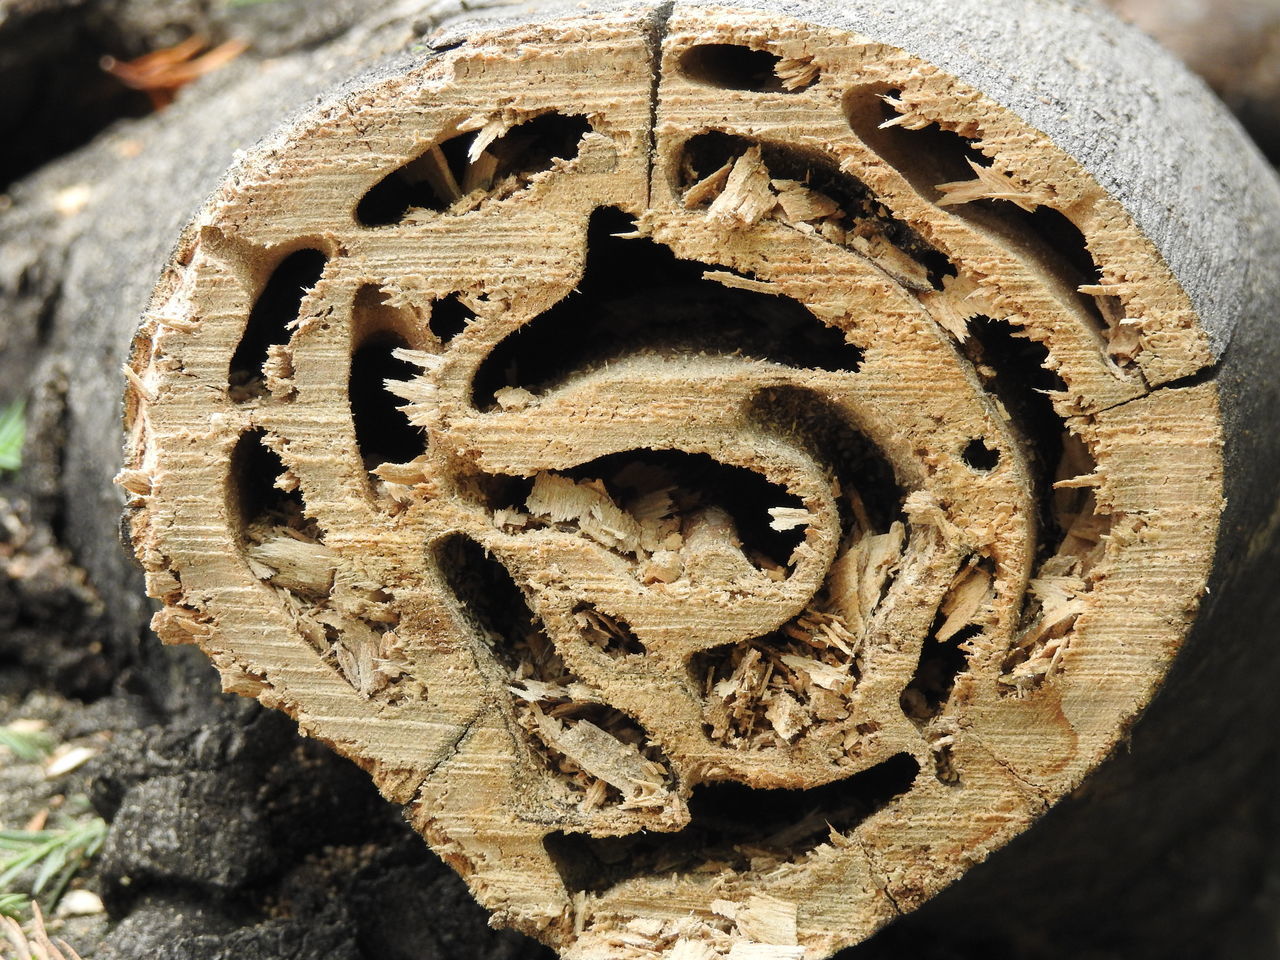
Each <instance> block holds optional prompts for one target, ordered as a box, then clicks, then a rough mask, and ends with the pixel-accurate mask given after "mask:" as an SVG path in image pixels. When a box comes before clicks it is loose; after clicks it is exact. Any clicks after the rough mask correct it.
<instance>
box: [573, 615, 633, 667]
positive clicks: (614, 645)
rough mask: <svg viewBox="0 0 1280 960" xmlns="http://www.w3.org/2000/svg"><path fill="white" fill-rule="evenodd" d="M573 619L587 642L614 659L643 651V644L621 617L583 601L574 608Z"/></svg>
mask: <svg viewBox="0 0 1280 960" xmlns="http://www.w3.org/2000/svg"><path fill="white" fill-rule="evenodd" d="M573 619H574V621H575V622H576V623H577V624H578V627H579V629H581V630H582V636H583V638H584V639H585V640H586V641H587V643H589V644H590V645H591V646H593V647H595V648H596V649H597V650H599V651H600V652H602V653H604V654H606V655H607V656H609V657H612V658H613V659H615V660H618V659H621V658H622V657H630V656H640V655H642V654H643V653H644V652H645V649H644V644H643V643H641V642H640V640H639V638H638V637H637V636H636V635H635V634H634V633H633V632H632V630H631V627H630V626H628V624H627V622H626V621H625V620H623V619H622V618H621V617H612V616H610V615H609V614H607V613H603V612H601V611H600V610H598V609H596V608H595V607H594V606H592V605H591V604H589V603H583V604H580V605H579V606H578V607H577V609H575V610H574V612H573Z"/></svg>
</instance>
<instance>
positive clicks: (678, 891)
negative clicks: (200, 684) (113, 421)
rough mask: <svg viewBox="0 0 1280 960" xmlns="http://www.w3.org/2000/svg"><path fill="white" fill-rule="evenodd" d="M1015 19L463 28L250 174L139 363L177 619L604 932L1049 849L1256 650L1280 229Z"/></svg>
mask: <svg viewBox="0 0 1280 960" xmlns="http://www.w3.org/2000/svg"><path fill="white" fill-rule="evenodd" d="M560 12H561V13H562V14H563V13H566V11H560ZM984 16H989V11H987V12H985V13H984V12H983V9H982V5H978V4H976V3H960V4H953V5H951V7H950V8H949V9H948V10H947V11H942V10H939V9H936V8H935V7H934V6H933V5H925V4H923V3H907V4H901V5H899V12H898V13H897V14H896V15H894V16H874V17H873V16H871V14H870V13H869V12H868V11H867V10H866V9H864V8H863V7H861V6H857V5H855V6H850V7H846V8H845V9H844V10H842V12H840V13H839V14H837V13H834V12H832V11H831V10H829V9H825V8H819V7H818V6H816V5H815V6H813V7H809V6H791V7H788V11H787V12H781V11H773V10H770V9H766V8H765V6H764V5H757V6H753V7H752V8H750V9H748V8H747V7H745V6H744V7H742V8H739V9H724V8H714V9H712V8H702V7H698V6H694V5H684V4H679V5H676V6H674V7H633V8H629V9H626V10H624V11H621V12H616V11H615V12H603V13H598V14H583V13H582V12H581V11H577V10H576V9H575V10H574V11H570V12H568V15H567V16H566V17H565V18H564V19H548V20H539V21H537V22H535V23H517V24H514V25H511V24H508V25H503V26H500V27H493V26H488V27H479V28H475V29H469V28H462V27H459V28H456V29H453V30H451V31H450V32H449V33H445V34H441V35H439V36H437V37H435V38H434V39H433V40H432V41H431V46H430V49H428V50H424V51H419V52H418V54H417V55H415V56H411V57H409V58H407V59H402V60H399V61H396V62H394V63H393V64H392V65H390V66H388V67H385V68H383V69H382V70H380V71H379V72H377V73H375V74H374V75H373V76H372V77H371V78H368V79H366V80H364V81H360V82H356V83H354V84H352V85H349V86H347V87H346V88H344V89H343V90H341V91H340V92H338V93H337V94H335V95H334V96H332V97H331V98H330V99H329V100H327V101H326V102H325V103H323V104H322V105H321V106H320V107H319V108H317V109H315V110H314V111H313V112H311V113H310V114H308V115H305V116H304V117H302V118H301V119H299V120H297V121H295V122H294V123H292V124H291V125H290V126H287V127H285V128H283V129H282V130H281V131H280V132H279V133H278V134H277V135H275V136H274V137H273V138H272V139H271V140H269V141H267V142H266V143H264V144H263V145H261V146H259V147H258V148H255V149H254V150H253V151H251V152H249V153H247V154H245V155H244V156H242V157H241V158H240V159H239V161H238V162H237V165H236V167H235V168H234V169H233V171H232V173H231V175H230V176H229V177H228V178H227V179H226V181H225V182H224V184H223V185H222V187H220V188H219V190H218V191H217V192H216V193H215V195H214V196H213V197H212V198H211V199H210V201H209V202H208V203H207V204H206V205H205V207H204V208H203V209H202V211H201V212H200V214H199V215H198V216H197V218H196V220H195V221H194V222H193V223H192V224H191V226H190V227H189V228H188V230H187V231H186V232H185V233H184V235H183V238H182V240H181V242H180V244H179V248H178V251H177V253H176V255H175V257H174V259H173V261H172V263H171V265H170V267H169V269H168V270H167V272H166V274H165V277H164V279H163V280H162V281H161V284H160V286H159V288H158V290H157V293H156V296H155V298H154V299H153V301H152V305H151V307H150V309H149V310H148V313H147V316H146V318H145V320H144V323H143V326H142V329H141V331H140V333H139V335H138V337H137V339H136V341H135V343H134V348H133V354H132V359H131V362H130V365H129V367H128V380H129V388H128V399H127V407H128V409H127V425H128V429H129V461H128V463H127V464H126V467H125V470H124V471H123V472H122V473H121V474H120V478H119V481H120V486H121V487H122V489H123V490H124V491H125V492H126V493H127V495H128V497H129V500H130V517H131V532H132V540H133V543H134V545H135V547H136V548H137V550H138V553H139V555H140V557H141V558H142V561H143V563H144V566H145V567H146V570H147V588H148V591H149V592H150V593H151V595H152V596H154V597H156V598H157V599H159V600H161V601H163V604H164V606H163V609H162V610H161V611H160V613H159V614H158V615H157V617H156V620H155V627H156V630H157V632H158V633H159V634H160V635H161V637H162V638H163V639H165V640H166V641H168V642H170V643H194V644H198V645H199V646H200V647H201V648H202V649H204V650H205V652H206V653H208V654H209V656H210V657H211V658H212V659H213V661H214V663H215V664H216V665H217V666H218V668H219V670H220V671H221V672H222V676H223V679H224V684H225V686H226V688H227V689H229V690H233V691H235V692H237V693H242V694H245V695H248V696H254V697H257V698H258V699H259V700H261V701H262V702H263V703H266V704H268V705H270V706H274V707H278V708H280V709H283V710H286V711H287V712H289V713H290V714H292V715H293V716H294V717H295V718H296V719H297V720H298V722H299V725H300V727H301V729H303V730H304V731H305V732H307V733H309V734H310V735H313V736H316V737H318V738H321V739H324V740H325V741H327V742H329V743H331V744H333V745H334V746H335V748H336V749H338V750H339V751H340V752H342V753H344V754H346V755H347V756H349V757H351V758H352V759H354V760H355V761H356V762H358V763H361V764H362V765H364V766H365V767H366V768H368V769H369V770H370V771H371V773H372V774H373V776H374V778H375V780H376V781H377V782H378V784H379V786H380V787H381V788H382V790H383V791H384V792H385V793H386V795H387V796H388V797H390V798H391V799H393V800H395V801H397V802H401V803H404V804H406V805H407V806H408V808H409V810H410V815H411V817H412V820H413V822H414V824H415V825H416V826H417V827H418V829H419V830H420V831H421V832H422V833H423V834H424V836H425V837H426V838H427V839H428V841H429V842H430V843H431V844H432V846H433V847H434V848H435V849H436V850H437V851H438V852H439V853H440V854H441V855H442V856H443V857H445V858H446V859H447V860H448V861H449V862H450V863H452V864H453V865H454V866H455V867H456V868H457V869H458V870H459V871H460V872H461V873H462V874H463V875H464V876H465V877H466V878H467V880H468V882H469V883H470V884H471V887H472V889H473V891H474V892H475V894H476V896H477V897H478V898H479V899H480V900H481V901H482V902H483V903H485V904H486V906H488V907H489V908H490V909H491V910H493V911H494V914H495V916H496V917H497V919H498V920H499V921H500V922H503V923H506V924H509V925H513V926H516V927H518V928H520V929H522V930H525V931H526V932H529V933H531V934H534V935H536V936H538V937H540V938H542V939H544V940H545V941H547V942H549V943H552V944H553V945H555V946H556V947H557V948H558V949H560V950H561V951H562V953H564V954H565V955H566V956H574V957H584V958H585V957H600V958H604V957H610V958H612V957H628V956H635V957H646V956H660V955H670V956H675V957H684V958H690V957H698V958H708V957H715V956H732V957H749V956H760V957H800V956H808V957H812V958H817V957H821V956H826V955H829V954H830V953H832V952H833V951H835V950H836V949H839V948H840V947H842V946H845V945H848V944H851V943H855V942H857V941H859V940H861V939H863V938H865V937H866V936H868V935H869V934H870V933H872V932H873V931H875V930H876V929H877V928H879V927H880V926H881V925H883V924H884V923H885V922H887V921H888V920H889V919H891V918H892V917H894V916H896V915H897V914H899V913H901V912H904V911H908V910H911V909H914V908H915V907H917V906H919V905H920V904H922V903H923V902H924V901H926V900H927V899H929V898H930V897H932V896H933V895H934V894H936V893H938V892H939V891H941V890H942V889H943V888H945V887H946V886H947V885H948V884H950V883H952V882H953V881H954V880H956V879H957V878H958V877H960V876H961V875H962V874H964V872H965V871H966V870H967V869H968V868H969V867H970V866H971V865H972V864H974V863H976V862H978V861H981V860H983V859H985V858H986V856H987V855H988V854H989V853H991V852H992V851H994V850H996V849H998V848H999V847H1001V846H1003V845H1004V844H1006V843H1008V842H1009V841H1010V840H1011V839H1013V838H1014V837H1016V836H1018V835H1019V834H1020V833H1022V832H1023V831H1024V830H1026V829H1027V828H1028V827H1029V826H1030V825H1031V824H1032V823H1033V822H1034V821H1035V820H1036V819H1037V818H1038V817H1039V816H1040V815H1041V814H1042V813H1043V812H1044V811H1045V810H1046V809H1047V807H1048V806H1049V805H1051V804H1052V803H1054V802H1055V801H1056V800H1058V799H1059V798H1061V797H1063V796H1064V795H1065V794H1067V793H1069V792H1070V791H1072V790H1074V789H1075V788H1077V787H1078V786H1079V785H1080V784H1081V783H1082V782H1083V781H1084V779H1085V777H1086V776H1087V775H1088V774H1089V773H1090V772H1091V771H1092V770H1093V769H1094V768H1095V767H1096V766H1097V765H1098V764H1099V763H1100V762H1101V761H1102V760H1103V759H1105V758H1106V757H1107V756H1108V755H1109V754H1110V753H1111V752H1112V751H1113V749H1114V748H1115V746H1116V744H1117V743H1118V742H1120V741H1121V740H1122V739H1123V738H1124V737H1125V736H1126V735H1127V733H1128V730H1129V728H1130V725H1131V724H1132V723H1133V721H1134V720H1135V718H1136V717H1137V716H1138V714H1139V713H1140V712H1141V711H1142V709H1143V708H1144V707H1145V706H1146V704H1147V703H1148V702H1149V701H1150V699H1151V697H1152V695H1153V693H1154V692H1155V690H1156V689H1157V687H1158V686H1159V685H1160V684H1161V682H1162V681H1163V679H1164V677H1165V674H1166V671H1167V670H1168V668H1169V666H1170V663H1171V662H1172V660H1173V658H1174V656H1175V654H1176V653H1177V652H1178V650H1179V648H1180V647H1182V646H1183V644H1184V641H1185V640H1186V638H1187V636H1188V634H1189V633H1190V632H1191V631H1192V628H1193V625H1194V627H1195V629H1196V631H1197V632H1198V635H1199V637H1200V638H1201V642H1200V643H1199V645H1198V647H1197V646H1195V645H1191V649H1190V650H1189V651H1188V656H1200V657H1206V656H1210V655H1212V656H1213V657H1229V656H1230V655H1231V653H1230V651H1232V650H1234V649H1235V645H1237V644H1248V643H1249V642H1250V641H1251V640H1252V639H1253V638H1254V633H1252V632H1250V630H1247V629H1245V627H1246V624H1243V623H1241V622H1240V621H1239V620H1236V619H1234V617H1235V616H1236V615H1237V611H1238V609H1239V608H1238V607H1237V606H1236V605H1235V603H1234V601H1233V598H1234V600H1236V601H1238V600H1239V599H1240V598H1242V597H1243V596H1245V595H1246V594H1245V592H1244V591H1246V590H1248V589H1249V587H1250V586H1251V585H1256V582H1257V580H1256V577H1257V571H1258V570H1259V569H1261V568H1262V567H1263V565H1264V563H1265V562H1266V561H1267V559H1268V557H1269V556H1270V553H1269V551H1271V550H1272V549H1273V548H1272V546H1271V540H1272V539H1274V538H1273V537H1272V535H1271V532H1270V528H1268V529H1267V530H1266V531H1264V532H1262V533H1258V534H1256V535H1253V539H1252V540H1250V539H1249V537H1250V536H1251V534H1250V533H1248V532H1247V531H1246V528H1247V525H1248V524H1249V523H1250V522H1251V520H1252V519H1253V518H1254V517H1256V516H1262V517H1266V516H1267V515H1268V513H1269V510H1270V507H1269V503H1270V498H1269V496H1268V495H1267V494H1266V492H1265V491H1266V486H1267V483H1268V481H1267V478H1266V475H1265V474H1266V471H1265V470H1261V469H1260V466H1259V465H1261V464H1267V463H1271V462H1274V460H1275V450H1274V445H1275V442H1274V440H1273V438H1272V437H1271V436H1270V435H1266V436H1264V435H1262V433H1261V432H1259V431H1257V430H1252V431H1251V430H1249V429H1248V426H1249V424H1250V423H1251V422H1252V423H1256V422H1257V418H1258V417H1259V416H1260V415H1261V414H1260V413H1259V412H1258V411H1259V408H1258V407H1255V406H1253V404H1254V403H1255V398H1254V397H1253V395H1252V394H1251V392H1250V390H1249V389H1248V385H1249V384H1251V383H1253V382H1254V381H1255V380H1256V378H1257V377H1259V376H1261V375H1262V373H1260V372H1259V371H1264V370H1265V369H1266V367H1267V364H1268V362H1269V358H1270V356H1271V351H1270V348H1269V347H1265V348H1264V347H1263V346H1261V344H1263V343H1264V341H1265V336H1266V330H1267V328H1266V326H1265V324H1266V322H1267V321H1268V320H1269V318H1270V317H1271V316H1272V315H1274V307H1275V304H1276V299H1277V294H1278V292H1280V291H1278V290H1277V284H1276V282H1275V280H1274V278H1273V277H1272V276H1271V275H1270V274H1269V272H1268V271H1269V266H1268V264H1269V263H1270V262H1273V261H1272V259H1271V258H1272V257H1273V255H1274V252H1275V249H1276V245H1277V238H1276V234H1275V228H1274V226H1271V225H1270V224H1274V223H1275V222H1277V221H1276V218H1275V216H1274V214H1275V213H1276V212H1277V211H1278V210H1280V200H1278V198H1277V192H1276V187H1275V182H1274V179H1273V178H1272V177H1271V176H1270V174H1269V173H1268V172H1266V171H1265V169H1264V168H1263V166H1262V164H1261V162H1260V160H1259V159H1258V158H1257V157H1256V155H1255V154H1253V153H1252V152H1250V150H1249V149H1248V148H1247V147H1245V146H1244V144H1243V140H1242V139H1241V138H1240V137H1239V135H1238V133H1237V132H1236V130H1235V128H1234V127H1233V126H1232V125H1231V124H1230V123H1229V122H1228V121H1226V120H1225V119H1224V117H1223V115H1222V114H1221V113H1220V112H1219V111H1218V108H1217V107H1215V106H1213V105H1210V104H1208V103H1207V102H1206V101H1205V99H1203V97H1202V96H1201V95H1200V94H1199V93H1198V92H1197V91H1198V88H1196V87H1194V86H1192V85H1190V84H1189V83H1188V82H1187V81H1186V80H1185V78H1184V77H1183V75H1182V74H1181V73H1179V72H1178V71H1177V70H1176V69H1175V68H1174V67H1173V66H1172V65H1170V64H1169V62H1168V61H1167V60H1165V59H1163V58H1161V57H1160V56H1159V55H1158V54H1157V53H1156V52H1155V51H1154V49H1153V48H1152V47H1150V46H1146V45H1142V44H1140V43H1137V42H1136V41H1135V40H1133V38H1132V37H1130V35H1128V34H1123V36H1124V37H1125V42H1124V44H1123V45H1114V44H1112V43H1111V42H1110V41H1111V40H1112V39H1113V36H1114V31H1115V30H1116V28H1115V26H1114V25H1113V24H1112V23H1111V21H1109V20H1103V19H1100V18H1099V17H1098V16H1097V15H1096V14H1092V13H1085V12H1081V11H1079V10H1076V9H1075V8H1073V7H1072V6H1070V5H1061V6H1059V5H1053V4H1050V5H1046V4H1042V3H1031V2H1027V3H1014V4H1010V5H1007V9H1006V7H1002V9H1001V12H1000V20H999V21H998V22H991V21H990V20H984ZM1064 37H1071V38H1073V42H1074V43H1075V44H1076V46H1075V48H1074V49H1073V55H1072V58H1071V59H1069V60H1067V59H1063V58H1062V57H1061V56H1059V55H1057V54H1051V53H1050V52H1049V51H1050V50H1056V49H1057V48H1058V47H1060V46H1061V44H1062V43H1063V38H1064ZM1028 46H1030V47H1031V49H1028ZM993 65H995V66H993ZM1175 109H1176V110H1177V111H1178V112H1177V113H1175ZM1188 116H1190V117H1192V119H1193V120H1194V123H1189V121H1188V119H1187V118H1188ZM1121 117H1123V118H1124V120H1123V124H1121V121H1120V119H1119V118H1121ZM1180 131H1190V134H1188V133H1185V132H1180ZM1242 251H1247V255H1246V254H1243V253H1242ZM1259 402H1265V403H1268V404H1274V399H1273V398H1270V397H1269V396H1268V397H1267V398H1266V399H1265V400H1264V401H1259ZM1264 409H1265V410H1270V407H1266V408H1264ZM1224 489H1225V491H1226V493H1227V495H1228V502H1229V508H1228V512H1227V513H1226V514H1224V513H1223V497H1224ZM1250 543H1252V544H1254V545H1255V546H1254V547H1253V548H1252V549H1247V548H1246V545H1247V544H1250ZM1210 585H1212V587H1213V589H1214V591H1215V594H1214V603H1213V604H1211V605H1209V606H1206V607H1205V608H1204V609H1203V610H1200V611H1199V613H1197V611H1198V610H1199V608H1200V601H1201V599H1202V597H1203V595H1204V592H1205V590H1206V589H1207V588H1208V587H1209V586H1210ZM1223 598H1226V599H1225V600H1224V599H1223ZM1266 663H1267V668H1268V670H1273V669H1274V664H1272V663H1271V662H1270V660H1269V659H1268V660H1267V661H1266ZM1188 689H1189V687H1188V686H1187V685H1185V684H1184V686H1183V687H1181V688H1179V687H1177V686H1175V687H1174V688H1173V694H1172V695H1174V696H1177V695H1179V694H1181V695H1182V696H1184V697H1185V698H1186V700H1185V702H1188V703H1194V702H1195V701H1194V696H1199V695H1202V693H1203V691H1195V693H1194V696H1193V695H1191V694H1189V693H1188ZM1201 709H1202V710H1203V707H1202V708H1201ZM1206 722H1207V721H1206ZM1256 755H1257V754H1256V752H1250V751H1248V750H1244V751H1243V752H1242V753H1241V754H1240V755H1239V756H1238V757H1237V756H1236V755H1234V754H1233V755H1231V756H1230V757H1224V758H1223V762H1224V764H1225V765H1227V766H1231V767H1232V768H1233V769H1236V768H1239V767H1243V766H1248V765H1249V764H1250V763H1251V762H1252V761H1253V758H1255V757H1256Z"/></svg>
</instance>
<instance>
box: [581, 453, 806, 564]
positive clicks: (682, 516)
mask: <svg viewBox="0 0 1280 960" xmlns="http://www.w3.org/2000/svg"><path fill="white" fill-rule="evenodd" d="M567 476H569V477H572V478H574V479H575V480H577V481H579V482H595V483H600V484H601V485H603V487H604V490H605V491H606V492H607V493H608V495H609V496H610V499H612V500H613V501H614V502H615V503H617V504H619V505H620V506H621V507H622V509H623V510H625V511H626V512H627V513H628V514H629V515H630V516H631V517H632V518H633V519H634V520H635V523H636V527H637V530H638V531H639V534H638V541H639V546H640V549H641V550H643V551H644V552H646V553H652V552H654V551H657V550H661V549H663V548H668V549H676V550H679V549H681V548H683V547H684V546H685V545H686V544H687V542H688V541H689V540H690V538H694V537H697V536H698V534H699V532H700V530H702V529H705V528H708V527H715V528H717V529H720V528H723V529H724V531H725V533H726V535H727V537H726V542H736V543H737V544H738V546H739V548H740V549H741V551H742V553H743V555H744V556H746V557H747V559H748V560H750V561H751V562H752V563H753V564H754V565H755V566H757V567H759V568H761V569H764V570H775V571H782V570H785V569H787V568H789V567H790V565H791V563H792V554H793V553H794V552H795V549H796V548H797V547H798V546H799V545H800V544H801V543H802V542H803V541H804V533H805V525H804V524H799V525H797V526H793V527H790V528H788V529H778V526H777V525H776V523H777V522H776V520H775V519H774V516H773V513H772V512H771V511H776V510H778V509H779V508H781V509H782V510H787V511H801V512H802V511H803V509H804V502H803V501H802V500H801V499H800V498H799V497H797V496H796V495H795V494H793V493H790V492H789V491H788V490H787V489H786V488H785V487H783V486H782V485H780V484H777V483H773V482H771V481H770V480H768V479H767V478H766V477H765V476H764V475H763V474H760V473H757V472H756V471H754V470H748V469H747V468H746V467H739V466H735V465H732V464H726V463H721V462H720V461H718V460H716V459H714V458H713V457H711V456H708V455H707V454H705V453H685V452H684V451H680V450H631V451H626V452H623V453H616V454H612V455H610V456H607V457H601V458H599V459H598V460H593V461H591V462H590V463H585V464H583V465H581V466H578V467H575V468H574V469H573V470H570V471H567ZM646 547H647V549H646Z"/></svg>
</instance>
